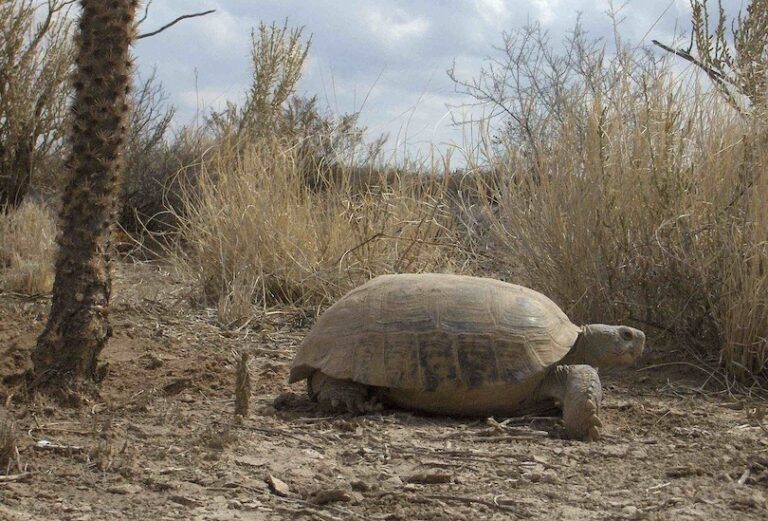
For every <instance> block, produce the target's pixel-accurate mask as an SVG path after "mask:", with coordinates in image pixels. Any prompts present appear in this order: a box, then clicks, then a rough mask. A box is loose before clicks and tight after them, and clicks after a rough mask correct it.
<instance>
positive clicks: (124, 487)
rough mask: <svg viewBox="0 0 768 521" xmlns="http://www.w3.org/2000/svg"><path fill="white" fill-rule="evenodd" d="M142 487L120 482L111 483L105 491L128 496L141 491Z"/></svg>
mask: <svg viewBox="0 0 768 521" xmlns="http://www.w3.org/2000/svg"><path fill="white" fill-rule="evenodd" d="M142 490H144V489H142V488H141V487H140V486H139V485H133V484H131V483H122V484H120V485H113V486H111V487H109V488H108V489H107V492H111V493H112V494H120V495H123V496H128V495H131V494H138V493H139V492H141V491H142Z"/></svg>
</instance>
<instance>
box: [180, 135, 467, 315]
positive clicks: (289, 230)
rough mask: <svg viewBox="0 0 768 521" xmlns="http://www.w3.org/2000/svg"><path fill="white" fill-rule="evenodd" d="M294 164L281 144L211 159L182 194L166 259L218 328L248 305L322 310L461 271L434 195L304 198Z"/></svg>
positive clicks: (343, 190)
mask: <svg viewBox="0 0 768 521" xmlns="http://www.w3.org/2000/svg"><path fill="white" fill-rule="evenodd" d="M295 154H296V152H295V149H292V148H285V147H283V146H281V145H280V141H279V140H269V141H266V140H265V141H261V142H260V143H259V144H257V145H254V146H253V147H251V148H250V149H248V150H247V152H245V153H244V154H243V155H240V154H227V153H219V154H218V156H217V157H216V158H214V159H213V160H211V161H208V162H206V164H207V165H208V167H207V168H206V170H205V171H204V172H203V174H202V175H201V177H200V183H199V185H198V186H197V187H196V188H195V190H193V191H188V192H187V193H186V194H185V203H186V204H185V210H184V213H185V216H179V220H180V222H181V226H180V229H179V232H180V234H179V236H180V243H179V244H180V247H179V248H177V249H176V250H175V251H174V255H173V258H174V261H175V264H176V266H178V267H179V268H180V271H181V272H182V273H184V274H186V275H187V277H189V278H191V279H192V280H194V282H195V283H196V286H197V287H198V288H199V289H200V293H201V295H202V296H203V297H204V299H205V300H206V301H208V302H211V303H215V305H217V306H218V311H219V317H220V319H221V321H222V322H223V323H225V324H237V323H238V322H241V321H242V320H243V319H245V318H247V317H249V316H250V315H251V314H252V310H253V306H254V305H255V304H261V305H270V304H276V303H288V304H296V305H301V304H322V303H328V302H330V301H332V300H333V299H335V298H338V297H339V296H341V295H343V294H344V293H345V292H346V291H348V290H349V289H351V288H352V287H354V286H356V285H358V284H360V283H362V282H364V281H365V280H367V279H369V278H371V277H373V276H375V275H378V274H382V273H392V272H400V271H452V270H461V269H463V268H462V266H461V265H460V256H459V255H457V254H456V246H455V242H454V233H453V230H452V227H453V221H452V217H451V216H450V214H449V212H448V210H447V208H446V206H445V205H444V204H443V203H442V201H441V199H440V194H439V193H438V194H436V195H434V191H433V195H432V196H430V197H429V198H420V197H419V196H418V193H417V192H418V191H417V190H416V189H415V188H414V187H413V186H408V187H406V186H400V185H397V184H396V185H393V186H389V185H381V186H375V187H368V188H366V189H364V190H362V191H359V190H357V189H353V188H351V187H350V185H349V183H345V182H341V183H328V184H327V189H325V190H321V191H316V190H311V189H310V188H309V187H308V186H307V183H306V178H305V173H304V172H303V171H302V170H301V169H300V168H298V166H297V165H300V163H301V161H300V158H297V157H296V155H295ZM342 177H343V176H342ZM342 181H343V179H342Z"/></svg>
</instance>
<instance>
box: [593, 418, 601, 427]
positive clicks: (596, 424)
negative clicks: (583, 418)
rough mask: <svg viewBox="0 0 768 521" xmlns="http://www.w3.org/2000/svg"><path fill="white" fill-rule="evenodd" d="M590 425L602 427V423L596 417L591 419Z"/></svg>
mask: <svg viewBox="0 0 768 521" xmlns="http://www.w3.org/2000/svg"><path fill="white" fill-rule="evenodd" d="M592 424H593V425H594V426H595V427H602V426H603V422H602V421H601V420H600V418H599V417H597V416H593V417H592Z"/></svg>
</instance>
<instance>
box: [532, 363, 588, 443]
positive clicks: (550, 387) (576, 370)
mask: <svg viewBox="0 0 768 521" xmlns="http://www.w3.org/2000/svg"><path fill="white" fill-rule="evenodd" d="M540 393H541V395H542V396H547V397H550V398H554V399H555V401H556V402H558V404H559V405H560V407H562V409H563V424H564V425H565V432H566V433H567V434H568V436H569V437H571V438H574V439H579V440H586V441H597V440H599V439H600V427H602V426H603V424H602V422H601V421H600V418H599V417H598V415H599V414H600V405H601V403H602V400H603V389H602V386H601V385H600V377H599V376H598V374H597V370H596V369H595V368H594V367H592V366H589V365H560V366H557V367H556V368H554V370H552V371H551V372H550V373H549V374H548V375H547V377H546V378H545V380H544V382H543V383H542V387H541V391H540Z"/></svg>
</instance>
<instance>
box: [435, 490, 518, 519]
mask: <svg viewBox="0 0 768 521" xmlns="http://www.w3.org/2000/svg"><path fill="white" fill-rule="evenodd" d="M421 497H423V498H426V499H435V500H437V501H453V502H455V503H464V504H466V505H472V504H476V505H483V506H486V507H488V508H493V509H496V510H503V511H505V512H512V513H513V514H514V515H515V516H517V517H522V516H523V514H524V513H521V512H520V509H517V508H512V507H510V506H508V505H502V504H501V503H498V502H495V501H488V500H485V499H480V498H475V497H468V496H448V495H443V494H428V495H424V496H421Z"/></svg>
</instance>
